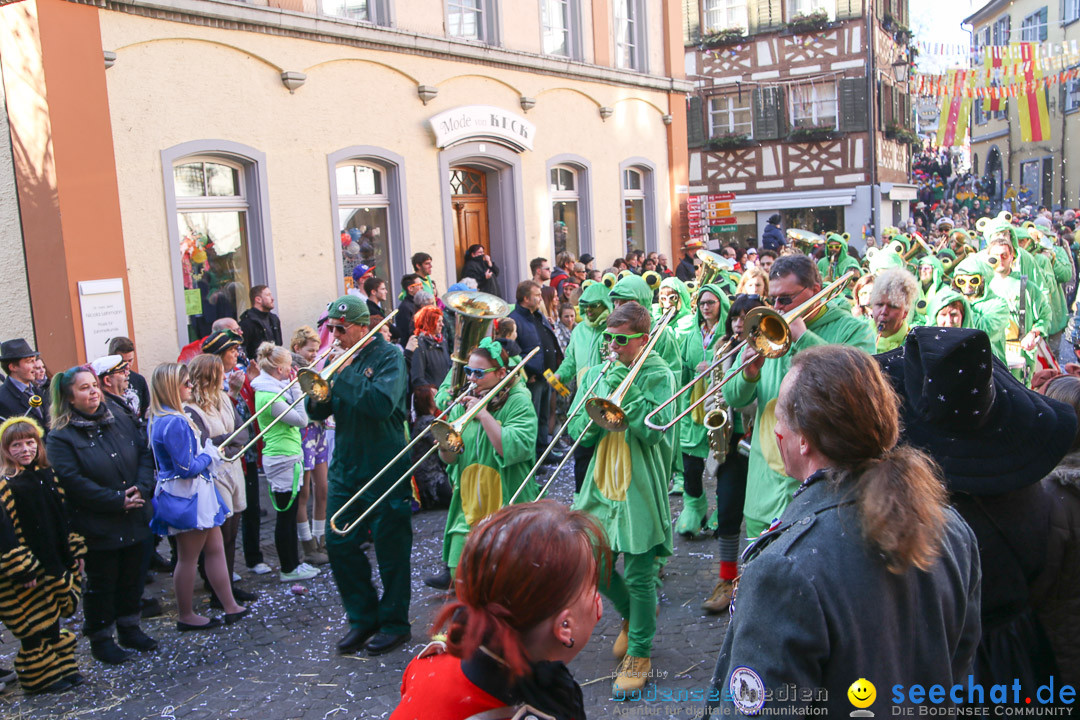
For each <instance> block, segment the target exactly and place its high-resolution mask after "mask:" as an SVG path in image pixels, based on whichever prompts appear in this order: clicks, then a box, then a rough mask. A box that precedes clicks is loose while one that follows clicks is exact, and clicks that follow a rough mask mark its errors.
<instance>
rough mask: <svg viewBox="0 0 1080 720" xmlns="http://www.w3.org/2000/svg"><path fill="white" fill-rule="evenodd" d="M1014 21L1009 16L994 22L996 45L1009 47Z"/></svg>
mask: <svg viewBox="0 0 1080 720" xmlns="http://www.w3.org/2000/svg"><path fill="white" fill-rule="evenodd" d="M1011 26H1012V19H1011V17H1010V16H1009V15H1004V16H1002V17H1000V18H998V19H997V20H995V21H994V36H993V39H994V44H995V45H1008V44H1009V37H1010V36H1011V35H1012V29H1011Z"/></svg>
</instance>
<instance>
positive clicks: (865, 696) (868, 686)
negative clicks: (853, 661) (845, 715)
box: [847, 678, 877, 708]
mask: <svg viewBox="0 0 1080 720" xmlns="http://www.w3.org/2000/svg"><path fill="white" fill-rule="evenodd" d="M847 696H848V700H850V701H851V704H852V705H854V706H855V707H857V708H868V707H870V706H871V705H873V704H874V700H875V699H877V688H875V687H874V683H872V682H870V681H869V680H867V679H866V678H859V679H858V680H856V681H855V682H853V683H851V687H849V688H848V691H847Z"/></svg>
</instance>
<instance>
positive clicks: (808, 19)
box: [784, 10, 832, 35]
mask: <svg viewBox="0 0 1080 720" xmlns="http://www.w3.org/2000/svg"><path fill="white" fill-rule="evenodd" d="M830 25H832V23H831V22H829V13H828V12H826V11H825V10H817V11H815V12H812V13H810V14H809V15H796V16H795V17H793V18H792V19H791V20H790V21H789V22H788V23H787V24H786V25H784V28H785V29H786V30H787V31H788V32H790V33H792V34H794V35H798V34H800V33H809V32H817V31H819V30H825V29H826V28H828V27H829V26H830Z"/></svg>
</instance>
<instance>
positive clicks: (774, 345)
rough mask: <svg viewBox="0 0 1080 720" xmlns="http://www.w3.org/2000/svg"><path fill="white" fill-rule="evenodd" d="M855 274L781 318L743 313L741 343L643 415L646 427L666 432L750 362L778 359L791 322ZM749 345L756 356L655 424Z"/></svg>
mask: <svg viewBox="0 0 1080 720" xmlns="http://www.w3.org/2000/svg"><path fill="white" fill-rule="evenodd" d="M857 274H858V273H857V272H856V271H855V270H848V271H847V272H846V273H844V274H843V275H842V276H841V277H840V278H839V279H838V280H835V281H833V282H831V283H829V284H828V285H826V286H825V287H824V288H822V289H821V290H819V291H818V292H817V293H816V294H815V295H814V296H813V297H811V298H810V299H808V300H807V301H806V302H804V303H803V304H801V305H799V306H798V307H796V308H793V309H791V310H789V311H788V312H787V313H785V314H783V315H781V314H780V313H778V312H777V311H776V310H773V309H772V308H770V307H756V308H753V309H752V310H750V311H749V312H748V313H746V321H745V326H744V328H743V337H742V340H741V341H740V342H739V343H738V344H737V345H735V347H733V348H731V349H727V348H724V347H721V351H720V352H722V354H721V355H720V357H718V358H716V359H715V360H713V361H712V363H711V364H710V365H709V367H707V368H705V369H704V370H703V371H701V372H700V373H698V375H697V376H696V377H695V378H694V379H693V380H691V381H690V382H688V383H687V384H686V385H684V386H682V387H681V388H679V390H678V391H677V392H676V393H675V394H674V395H673V396H671V398H669V399H668V400H665V401H664V403H663V404H662V405H660V406H659V407H658V408H656V409H655V410H653V411H652V412H651V413H649V414H648V415H646V416H645V425H647V426H648V427H650V428H652V429H653V430H659V431H661V432H666V431H667V430H670V429H671V428H672V427H674V426H675V425H676V424H677V423H678V422H679V421H680V420H682V419H683V418H684V417H686V416H687V415H689V414H690V413H691V412H693V411H694V409H695V408H697V406H698V405H701V404H702V403H704V402H705V400H706V399H707V398H709V397H711V396H712V395H715V394H716V393H717V392H718V391H719V390H720V389H721V388H722V387H723V386H724V385H725V384H726V383H727V381H728V380H730V379H731V378H733V377H735V376H736V375H738V374H739V373H740V372H742V371H743V370H744V369H745V368H746V367H747V366H749V365H750V363H752V362H754V361H755V360H756V359H757V357H756V355H762V356H764V357H766V358H778V357H781V356H783V355H784V354H785V353H786V352H787V351H788V350H789V349H790V348H791V327H790V326H791V323H792V321H794V320H797V319H798V318H800V317H804V316H805V315H808V314H809V312H810V310H812V309H814V308H815V307H817V306H818V305H819V304H820V303H822V302H829V301H830V300H832V299H833V298H834V297H835V296H837V295H839V294H840V292H841V291H843V289H844V286H845V285H847V283H848V281H849V280H851V278H853V277H855V276H856V275H857ZM748 343H749V345H750V346H751V347H752V348H753V349H754V352H755V354H756V355H755V357H752V358H750V359H749V360H747V361H746V362H744V363H743V364H742V365H740V366H739V367H738V368H736V369H735V370H734V371H732V372H730V373H729V374H728V376H727V377H725V378H724V379H723V380H722V381H720V382H719V383H718V384H715V385H712V386H711V387H709V388H708V389H707V390H706V391H705V392H704V394H702V396H701V397H699V398H698V399H697V400H695V401H694V402H693V403H691V404H690V406H689V407H688V408H686V409H685V410H683V411H682V412H681V413H679V414H678V415H676V416H675V417H674V418H673V419H672V420H671V421H670V422H668V423H664V424H659V425H658V424H655V423H654V422H653V417H655V416H656V414H657V413H659V412H660V411H661V410H663V409H664V408H665V407H667V406H668V405H670V404H671V403H673V402H675V401H676V400H677V399H678V398H679V397H680V396H681V395H682V394H683V393H686V392H688V391H690V390H692V389H693V387H694V385H695V384H696V383H697V382H698V380H701V379H702V378H704V377H707V376H708V375H709V374H710V373H712V372H713V371H714V370H715V369H716V368H717V367H719V366H720V365H722V364H723V363H724V361H725V360H727V359H728V358H730V357H733V356H734V355H736V354H737V353H738V352H739V350H740V349H742V348H743V346H745V345H747V344H748Z"/></svg>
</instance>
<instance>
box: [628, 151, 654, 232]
mask: <svg viewBox="0 0 1080 720" xmlns="http://www.w3.org/2000/svg"><path fill="white" fill-rule="evenodd" d="M621 169H622V198H623V238H624V239H625V240H626V246H625V250H626V251H630V250H645V251H646V252H648V251H651V250H654V249H656V229H655V225H656V211H655V208H654V203H655V197H656V196H655V192H654V188H653V169H652V166H651V165H648V166H646V165H644V164H642V162H635V161H628V162H626V163H623V166H622V168H621Z"/></svg>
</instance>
